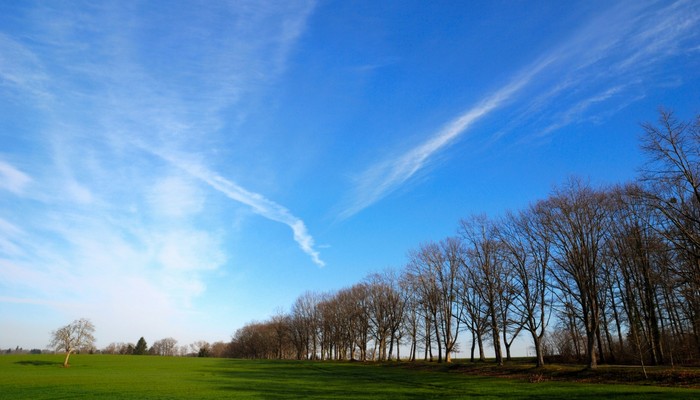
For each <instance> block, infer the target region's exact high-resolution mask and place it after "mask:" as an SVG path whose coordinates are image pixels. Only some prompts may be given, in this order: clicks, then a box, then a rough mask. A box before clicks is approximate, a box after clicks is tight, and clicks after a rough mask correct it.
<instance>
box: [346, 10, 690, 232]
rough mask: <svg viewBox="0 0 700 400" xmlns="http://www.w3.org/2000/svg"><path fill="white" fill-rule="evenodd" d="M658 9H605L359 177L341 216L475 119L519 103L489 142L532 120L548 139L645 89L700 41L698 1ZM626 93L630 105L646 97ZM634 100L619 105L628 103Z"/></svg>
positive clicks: (395, 184)
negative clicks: (654, 74)
mask: <svg viewBox="0 0 700 400" xmlns="http://www.w3.org/2000/svg"><path fill="white" fill-rule="evenodd" d="M658 6H659V4H653V3H644V2H638V3H635V4H630V3H626V2H624V3H621V4H618V5H616V6H613V7H611V8H609V9H607V10H605V11H604V12H602V13H601V14H600V15H599V16H597V17H596V18H594V19H592V20H591V21H589V22H588V23H586V24H584V25H583V27H582V28H581V29H578V30H577V31H575V32H574V34H573V35H572V36H571V37H569V38H567V39H565V40H564V42H563V43H562V44H561V45H559V46H556V47H555V48H553V49H552V50H551V51H549V52H546V53H545V54H544V55H543V56H541V57H540V58H539V59H538V61H536V62H534V63H533V64H531V65H529V66H527V67H526V68H524V69H522V70H521V71H520V72H518V73H517V74H515V75H514V78H513V79H512V80H511V81H510V83H508V84H507V85H505V86H503V87H502V88H500V89H498V90H497V91H495V92H494V93H492V94H490V95H488V96H486V97H485V98H484V99H483V100H482V101H481V102H480V103H479V104H477V105H476V106H474V107H471V108H469V109H467V110H466V111H464V112H463V113H462V114H461V115H459V116H457V117H456V118H454V119H453V120H452V121H450V122H448V123H447V124H446V125H445V126H444V127H443V128H442V129H440V130H438V131H436V132H434V133H433V134H431V135H430V136H428V137H427V139H426V140H425V141H423V142H422V143H421V144H419V145H417V146H415V147H413V148H411V149H409V150H408V151H405V152H403V153H400V154H398V155H394V156H392V157H388V158H386V159H384V160H381V161H379V162H377V163H375V164H374V165H372V166H370V167H369V168H367V169H366V170H365V171H364V172H363V173H361V174H360V176H359V177H358V178H357V179H356V182H355V185H354V188H353V192H352V197H351V198H350V200H349V201H347V202H346V205H345V206H344V208H343V209H342V211H341V212H340V213H339V218H341V219H344V218H348V217H350V216H352V215H354V214H356V213H358V212H359V211H361V210H363V209H365V208H366V207H369V206H370V205H372V204H374V203H375V202H377V201H379V200H381V199H382V198H384V197H385V196H386V195H388V194H389V193H392V192H393V191H394V190H396V189H397V188H399V187H401V186H402V185H403V184H404V183H406V182H407V181H408V180H409V179H410V178H412V177H413V176H414V175H415V174H416V173H417V172H418V171H420V170H422V169H423V168H425V167H426V166H427V165H428V163H429V162H430V161H431V160H432V159H433V158H434V155H435V154H436V153H438V152H440V151H441V150H443V149H445V148H447V147H449V146H450V145H452V144H454V143H455V142H456V139H457V138H459V137H460V136H462V135H463V134H464V133H465V132H467V131H468V129H469V128H470V127H471V126H472V124H473V123H474V122H476V121H478V120H479V119H481V118H483V117H484V116H486V115H488V114H490V113H493V112H494V111H496V110H498V109H503V108H504V107H503V106H504V105H506V104H514V105H515V107H514V108H515V110H516V111H515V115H514V116H510V117H508V118H504V119H506V120H509V121H510V122H507V123H506V124H505V126H504V128H502V129H501V130H500V131H498V132H495V133H492V134H490V137H491V142H493V141H496V140H498V139H500V138H501V137H503V136H504V135H505V133H506V132H507V131H510V130H514V129H515V128H516V127H517V128H519V130H523V129H522V128H523V125H527V124H528V123H535V122H532V121H533V116H535V117H540V118H543V119H545V124H546V126H545V127H544V128H542V127H539V126H537V127H532V126H528V130H529V131H531V132H537V133H536V134H535V135H533V136H543V135H545V134H548V133H551V132H553V131H555V130H558V129H561V128H562V127H564V126H566V125H568V124H570V123H572V121H575V120H577V119H580V118H581V116H582V115H583V114H585V113H586V112H588V111H589V109H591V108H592V107H593V106H594V105H596V104H601V103H605V102H606V101H608V100H610V99H612V98H617V97H618V95H619V94H621V92H624V91H625V90H630V88H632V87H643V84H644V83H648V79H644V78H646V77H647V76H646V75H645V74H649V69H648V68H647V67H648V66H650V65H653V64H658V63H659V62H661V61H664V60H666V59H667V58H668V57H670V56H672V55H674V54H677V53H679V52H681V49H683V48H684V47H683V46H685V45H687V44H688V42H691V46H690V47H691V48H692V40H697V37H698V36H700V29H698V25H699V24H700V12H698V10H697V6H696V5H695V4H694V2H692V1H687V0H681V1H676V2H674V3H670V4H668V5H665V4H662V5H661V7H660V8H659V7H658ZM621 81H622V82H625V83H624V84H620V82H621ZM583 83H585V85H583ZM526 86H528V87H529V88H531V90H530V91H529V92H528V96H527V101H526V102H517V101H518V100H519V99H520V97H523V96H522V92H523V91H524V89H525V87H526ZM584 86H585V88H586V90H584V89H583V87H584ZM624 94H625V95H626V98H627V99H632V100H636V99H639V98H641V97H642V96H640V95H639V94H638V93H633V94H631V95H630V94H629V93H626V92H625V93H624ZM562 97H566V99H563V100H564V101H561V103H563V104H572V105H571V106H569V107H568V108H567V109H566V110H564V111H558V112H557V111H552V109H557V108H558V107H559V106H560V105H558V104H554V103H555V102H557V100H562ZM632 100H621V102H622V103H623V104H625V105H626V104H629V102H630V101H632ZM610 108H611V109H615V110H617V109H619V107H617V106H612V107H610ZM543 110H546V113H545V114H546V115H547V117H546V118H545V117H543V116H542V114H543V113H544V111H543ZM547 120H548V121H547ZM538 123H539V122H538Z"/></svg>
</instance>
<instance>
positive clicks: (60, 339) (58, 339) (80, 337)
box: [50, 318, 95, 367]
mask: <svg viewBox="0 0 700 400" xmlns="http://www.w3.org/2000/svg"><path fill="white" fill-rule="evenodd" d="M94 333H95V326H94V325H93V324H92V322H90V320H89V319H85V318H81V319H77V320H75V321H73V322H71V323H70V324H68V325H66V326H64V327H62V328H59V329H57V330H55V331H53V332H51V344H50V346H51V347H53V348H55V349H56V350H62V351H65V352H66V358H65V360H64V361H63V366H64V367H68V365H69V364H68V359H69V358H70V355H71V353H74V352H76V351H78V350H85V349H92V348H93V347H94V346H95V336H93V334H94Z"/></svg>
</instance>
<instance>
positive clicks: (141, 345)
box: [133, 336, 148, 356]
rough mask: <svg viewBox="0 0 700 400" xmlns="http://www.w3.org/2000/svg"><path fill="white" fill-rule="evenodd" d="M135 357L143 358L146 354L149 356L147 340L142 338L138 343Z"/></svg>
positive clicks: (135, 348)
mask: <svg viewBox="0 0 700 400" xmlns="http://www.w3.org/2000/svg"><path fill="white" fill-rule="evenodd" d="M133 354H134V355H137V356H142V355H144V354H148V344H147V343H146V339H144V338H143V336H141V338H140V339H139V341H138V342H136V347H134V352H133Z"/></svg>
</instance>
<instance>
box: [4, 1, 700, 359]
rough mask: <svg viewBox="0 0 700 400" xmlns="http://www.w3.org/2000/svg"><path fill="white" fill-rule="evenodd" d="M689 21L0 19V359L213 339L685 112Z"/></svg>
mask: <svg viewBox="0 0 700 400" xmlns="http://www.w3.org/2000/svg"><path fill="white" fill-rule="evenodd" d="M698 71H700V4H699V3H698V2H696V1H658V2H655V1H629V2H611V1H609V0H606V1H580V2H573V1H572V2H560V1H507V2H506V1H469V2H461V1H444V2H443V1H439V2H424V1H390V2H376V1H367V2H364V1H352V2H347V1H320V2H315V1H298V2H297V1H290V2H278V1H271V2H266V1H258V0H256V1H235V2H213V1H212V2H209V1H207V2H157V1H156V2H139V1H129V2H123V1H120V2H79V1H76V2H46V1H37V2H31V1H26V2H24V1H23V2H15V1H0V325H1V326H2V329H0V347H2V348H7V347H13V348H14V347H15V346H22V347H25V348H32V347H36V348H43V347H45V346H46V345H47V343H48V342H49V332H50V331H51V330H53V329H55V328H57V327H59V326H61V325H63V324H65V323H68V322H70V321H72V320H74V319H77V318H81V317H86V318H90V319H92V320H93V322H94V323H95V325H96V327H97V332H96V336H97V339H98V342H97V344H98V347H104V346H106V345H107V344H109V343H110V342H113V341H124V342H128V341H131V342H135V341H137V340H138V338H139V337H140V336H144V337H145V338H146V340H147V341H148V342H149V343H152V342H153V341H155V340H158V339H161V338H164V337H169V336H172V337H174V338H176V339H178V340H179V342H180V344H188V343H191V342H193V341H195V340H199V339H204V340H209V341H215V340H228V339H229V338H230V335H231V334H232V333H233V332H234V331H235V330H236V329H237V328H239V327H241V326H243V325H244V324H245V323H246V322H249V321H252V320H263V319H266V318H268V317H269V316H270V315H272V314H273V313H275V312H276V311H278V310H283V311H286V310H287V309H288V307H289V306H291V304H292V303H293V302H294V300H295V299H296V297H297V296H299V295H300V294H302V293H303V292H305V291H307V290H311V291H317V292H323V291H333V290H337V289H340V288H342V287H346V286H350V285H352V284H354V283H356V282H358V281H360V280H361V279H362V278H363V277H365V276H366V275H368V274H369V273H372V272H377V271H381V270H383V269H386V268H401V267H402V266H403V265H404V263H405V262H406V253H407V251H409V250H410V249H412V248H415V247H417V246H418V245H419V244H420V243H422V242H425V241H429V240H440V239H442V238H444V237H446V236H449V235H452V234H454V232H455V230H456V226H457V222H458V220H459V219H460V218H464V217H468V216H469V215H471V214H477V213H487V214H489V215H494V216H495V215H499V214H501V213H503V212H504V211H506V210H508V209H520V208H523V207H525V206H526V205H527V204H528V203H529V202H532V201H534V200H537V199H541V198H544V197H546V196H547V195H548V193H549V192H550V190H551V189H552V187H553V185H556V184H558V183H561V182H562V181H563V180H565V179H566V178H567V177H569V176H571V175H577V176H582V177H585V178H587V179H590V181H591V182H592V183H593V184H596V185H598V184H611V183H617V182H623V181H627V180H631V179H634V177H635V176H636V174H637V169H638V168H639V167H640V166H641V164H642V163H643V160H644V158H643V155H642V154H641V152H640V150H639V146H638V141H637V139H638V137H639V135H640V133H641V129H640V127H639V124H640V123H641V122H645V121H653V120H655V119H656V117H657V110H658V108H659V107H660V106H663V107H666V108H668V109H672V110H674V111H675V112H676V114H677V115H678V116H679V117H680V118H683V119H689V118H691V117H693V116H695V115H697V114H698V113H700V74H699V73H698Z"/></svg>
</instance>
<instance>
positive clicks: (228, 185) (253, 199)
mask: <svg viewBox="0 0 700 400" xmlns="http://www.w3.org/2000/svg"><path fill="white" fill-rule="evenodd" d="M155 154H157V155H159V156H160V157H162V158H163V159H165V160H167V161H169V162H171V163H172V164H173V165H175V166H177V167H179V168H181V169H182V170H184V171H186V172H188V173H189V174H190V175H192V176H193V177H195V178H197V179H200V180H201V181H202V182H204V183H206V184H207V185H209V186H211V187H212V188H213V189H216V190H217V191H219V192H221V193H223V194H224V195H226V196H227V197H228V198H230V199H232V200H235V201H237V202H239V203H242V204H245V205H247V206H249V207H250V208H251V209H252V210H253V212H255V213H256V214H258V215H261V216H263V217H265V218H267V219H270V220H272V221H276V222H280V223H283V224H285V225H287V226H289V227H290V228H291V229H292V232H293V233H294V240H295V241H296V242H297V243H298V244H299V247H300V248H301V250H302V251H303V252H305V253H306V254H308V255H309V256H310V257H311V260H312V261H313V262H314V263H315V264H316V265H318V266H319V267H323V266H325V262H323V260H321V256H320V253H319V252H318V251H317V250H315V249H314V239H313V237H312V236H311V235H310V234H309V232H308V230H307V228H306V224H304V221H302V220H301V219H299V218H298V217H296V216H294V215H293V214H292V213H291V212H290V211H289V210H288V209H286V208H285V207H283V206H281V205H279V204H277V203H275V202H274V201H272V200H269V199H267V198H266V197H265V196H263V195H261V194H258V193H254V192H251V191H248V190H246V189H245V188H243V187H241V186H239V185H238V184H236V183H235V182H232V181H230V180H228V179H226V178H224V177H222V176H220V175H218V174H216V173H215V172H213V171H209V170H208V169H207V168H205V167H204V166H203V165H200V164H198V163H194V162H191V161H185V160H184V159H181V158H178V157H177V156H174V155H165V154H161V153H155Z"/></svg>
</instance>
